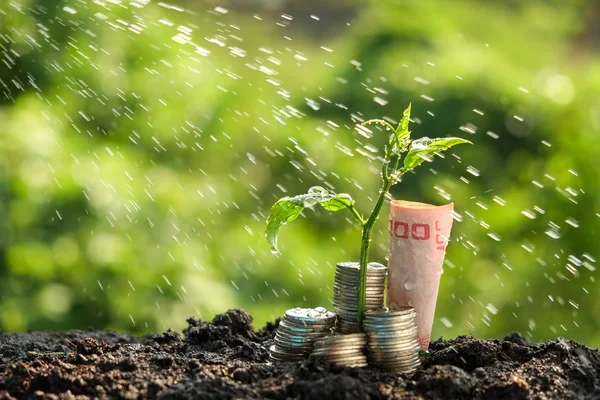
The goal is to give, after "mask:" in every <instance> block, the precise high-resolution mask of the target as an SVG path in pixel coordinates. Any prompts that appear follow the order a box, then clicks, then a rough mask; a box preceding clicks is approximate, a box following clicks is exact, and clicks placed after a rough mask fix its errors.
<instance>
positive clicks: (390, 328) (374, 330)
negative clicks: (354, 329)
mask: <svg viewBox="0 0 600 400" xmlns="http://www.w3.org/2000/svg"><path fill="white" fill-rule="evenodd" d="M363 325H364V327H365V332H366V333H368V334H371V335H379V334H381V335H382V336H383V335H388V334H391V333H394V332H395V333H397V334H398V335H400V336H409V335H411V334H417V327H416V326H415V324H414V322H413V323H412V324H402V325H400V324H398V325H386V326H381V325H379V326H373V325H369V324H368V323H367V322H366V321H363Z"/></svg>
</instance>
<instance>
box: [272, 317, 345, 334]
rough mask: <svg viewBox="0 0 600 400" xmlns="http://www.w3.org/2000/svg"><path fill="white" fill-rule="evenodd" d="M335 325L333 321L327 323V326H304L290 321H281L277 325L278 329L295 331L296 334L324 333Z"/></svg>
mask: <svg viewBox="0 0 600 400" xmlns="http://www.w3.org/2000/svg"><path fill="white" fill-rule="evenodd" d="M334 325H335V320H333V321H331V322H329V323H327V324H318V325H304V324H298V323H294V322H291V321H285V320H284V321H281V322H280V323H279V326H280V327H283V328H285V329H288V330H291V331H296V332H324V331H327V330H329V329H330V328H331V327H332V326H334Z"/></svg>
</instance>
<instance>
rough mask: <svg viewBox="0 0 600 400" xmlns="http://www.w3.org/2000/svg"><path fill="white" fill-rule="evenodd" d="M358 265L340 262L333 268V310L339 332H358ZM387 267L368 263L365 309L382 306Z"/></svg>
mask: <svg viewBox="0 0 600 400" xmlns="http://www.w3.org/2000/svg"><path fill="white" fill-rule="evenodd" d="M359 273H360V266H359V264H358V263H354V262H341V263H338V264H337V267H336V269H335V282H334V285H333V311H334V312H335V314H336V315H337V317H338V318H337V328H338V331H340V332H341V333H357V332H360V331H361V329H360V326H359V325H358V281H359ZM386 274H387V267H385V266H384V265H381V264H379V263H369V267H368V269H367V308H366V309H367V310H372V309H378V308H381V307H383V291H384V288H385V277H386Z"/></svg>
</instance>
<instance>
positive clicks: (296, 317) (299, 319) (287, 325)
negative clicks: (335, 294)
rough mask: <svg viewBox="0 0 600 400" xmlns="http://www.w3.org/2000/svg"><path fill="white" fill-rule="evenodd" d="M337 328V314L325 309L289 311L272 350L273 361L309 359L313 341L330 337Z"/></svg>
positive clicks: (276, 335)
mask: <svg viewBox="0 0 600 400" xmlns="http://www.w3.org/2000/svg"><path fill="white" fill-rule="evenodd" d="M334 327H335V314H334V313H332V312H330V311H327V310H326V309H324V308H323V307H317V308H293V309H291V310H287V311H286V312H285V315H284V316H283V320H282V321H281V322H280V323H279V327H278V328H277V332H276V333H275V344H274V345H273V346H271V348H270V353H271V354H270V355H271V359H273V360H276V361H299V360H303V359H305V358H307V357H308V355H309V354H310V353H311V352H312V349H313V341H314V340H315V339H316V338H318V337H320V336H324V335H328V334H330V333H331V332H332V329H333V328H334Z"/></svg>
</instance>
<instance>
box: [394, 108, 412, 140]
mask: <svg viewBox="0 0 600 400" xmlns="http://www.w3.org/2000/svg"><path fill="white" fill-rule="evenodd" d="M411 108H412V104H411V103H409V104H408V107H406V110H404V112H403V113H402V119H401V120H400V123H399V124H398V128H396V139H397V140H398V144H400V143H402V140H403V139H404V138H406V137H407V136H409V135H410V131H409V130H408V124H409V123H410V110H411Z"/></svg>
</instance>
